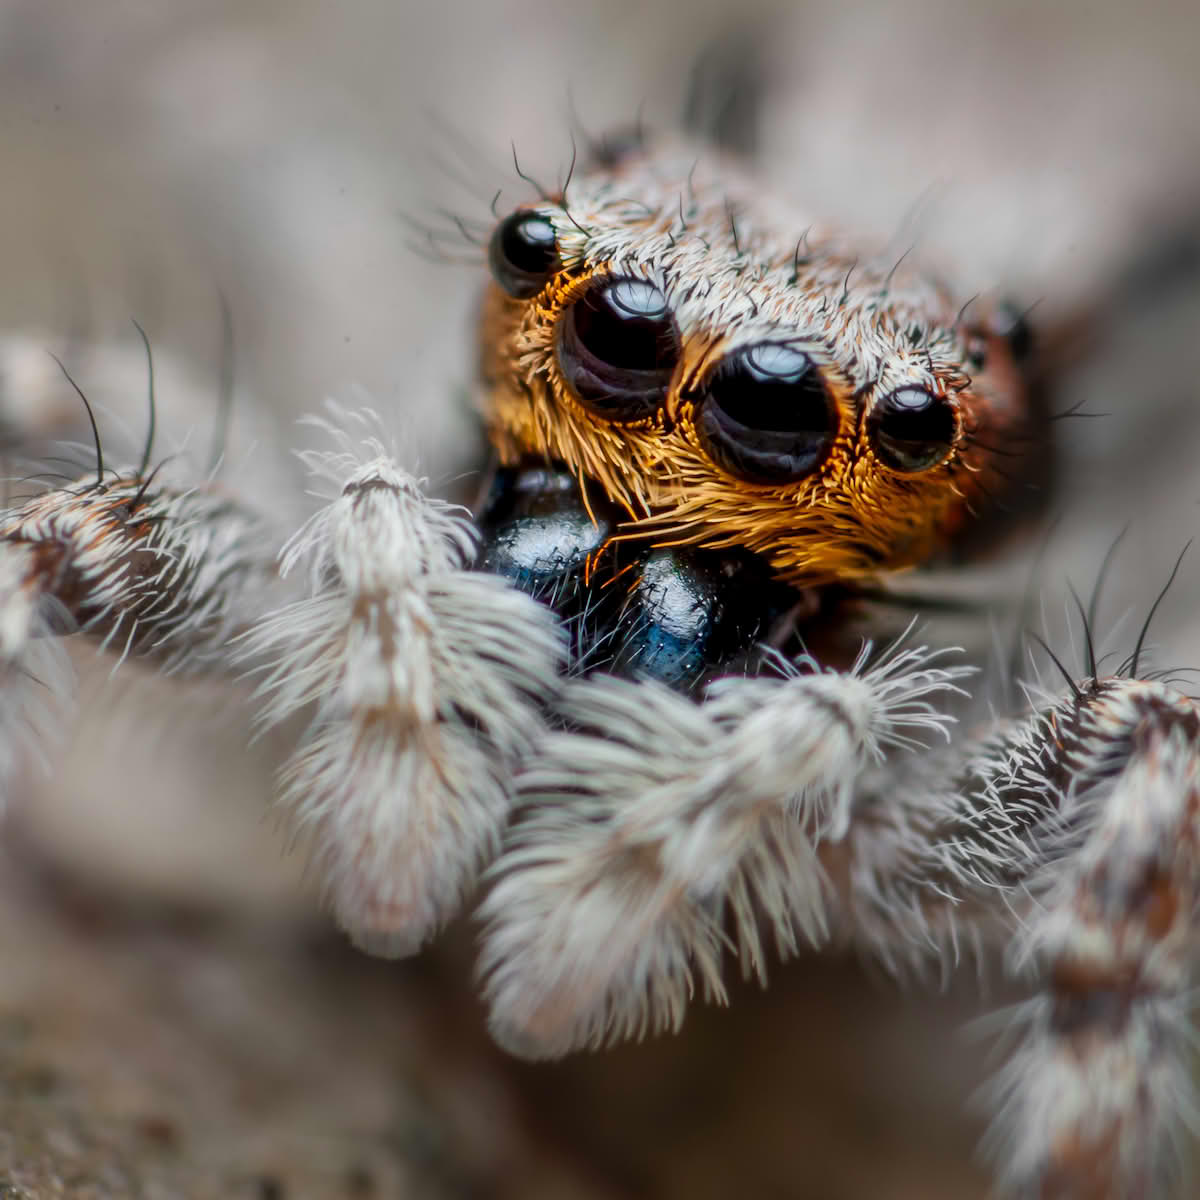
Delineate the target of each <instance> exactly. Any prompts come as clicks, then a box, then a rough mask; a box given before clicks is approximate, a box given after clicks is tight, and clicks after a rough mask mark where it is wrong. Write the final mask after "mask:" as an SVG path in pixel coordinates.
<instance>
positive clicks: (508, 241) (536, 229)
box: [488, 210, 562, 300]
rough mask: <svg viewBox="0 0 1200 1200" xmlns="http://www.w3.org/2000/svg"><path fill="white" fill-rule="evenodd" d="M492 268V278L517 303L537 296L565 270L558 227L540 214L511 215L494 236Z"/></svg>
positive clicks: (491, 250)
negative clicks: (557, 231) (559, 244)
mask: <svg viewBox="0 0 1200 1200" xmlns="http://www.w3.org/2000/svg"><path fill="white" fill-rule="evenodd" d="M488 265H489V266H490V267H491V269H492V277H493V278H494V279H495V280H496V282H497V283H498V284H499V285H500V286H501V287H502V288H503V289H504V290H505V291H506V292H507V293H508V294H509V295H510V296H512V297H513V298H514V299H517V300H529V299H530V298H532V297H533V296H536V295H537V294H538V292H540V291H541V290H542V288H544V287H545V286H546V284H547V283H549V282H550V280H551V279H552V278H553V277H554V276H555V275H556V274H558V272H559V271H560V270H561V269H562V260H561V259H560V258H559V256H558V241H557V238H556V236H555V233H554V226H553V225H552V224H551V223H550V221H549V219H548V218H546V217H543V216H542V215H541V214H540V213H536V212H531V211H528V210H522V211H518V212H515V213H512V214H510V215H509V216H507V217H505V218H504V220H503V221H501V222H500V224H499V225H497V226H496V230H495V232H494V233H493V234H492V240H491V242H490V243H489V244H488Z"/></svg>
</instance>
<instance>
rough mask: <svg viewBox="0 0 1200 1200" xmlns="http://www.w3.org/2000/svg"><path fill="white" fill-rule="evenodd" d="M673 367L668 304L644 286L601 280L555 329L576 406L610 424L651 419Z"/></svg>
mask: <svg viewBox="0 0 1200 1200" xmlns="http://www.w3.org/2000/svg"><path fill="white" fill-rule="evenodd" d="M678 360H679V332H678V330H677V329H676V328H675V320H674V318H673V317H672V316H671V311H670V309H669V308H668V306H667V298H666V296H664V295H663V294H662V292H661V291H660V290H659V289H658V288H657V287H655V286H654V284H652V283H650V282H648V281H647V280H645V279H601V280H599V281H597V283H596V284H595V285H594V286H593V287H591V288H589V289H588V290H587V291H586V292H585V293H584V294H583V295H582V296H580V297H579V299H578V300H576V301H575V303H574V304H572V305H571V307H570V308H568V309H567V311H566V312H565V313H564V314H563V317H562V320H561V321H560V322H559V326H558V363H559V368H560V369H561V371H562V374H563V378H564V379H565V380H566V381H567V384H568V385H569V386H570V388H571V390H572V391H573V392H574V393H575V396H576V397H577V398H578V399H579V401H580V403H582V404H584V405H585V406H586V407H588V408H590V409H591V410H592V411H593V412H596V413H599V414H600V415H601V416H604V417H608V418H609V419H611V420H613V421H639V420H644V419H645V418H646V417H649V416H651V415H653V413H654V412H655V411H656V410H657V408H658V407H659V405H661V404H662V402H663V399H664V398H665V396H666V393H667V388H668V387H669V386H670V383H671V376H672V374H673V373H674V370H675V364H676V362H678Z"/></svg>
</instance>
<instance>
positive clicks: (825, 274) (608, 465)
mask: <svg viewBox="0 0 1200 1200" xmlns="http://www.w3.org/2000/svg"><path fill="white" fill-rule="evenodd" d="M902 249H903V248H902ZM490 260H491V266H492V273H493V276H494V279H495V284H494V286H493V287H492V288H491V289H490V290H489V292H488V295H487V299H486V302H485V317H484V322H483V352H482V359H483V378H484V389H485V395H484V412H485V417H486V420H487V424H488V428H489V431H490V435H491V437H492V440H493V442H494V444H495V445H496V447H497V448H498V450H499V452H500V456H501V459H502V460H503V461H504V462H505V463H510V464H511V463H516V462H519V461H521V460H522V459H524V458H527V457H529V456H531V455H534V456H544V457H548V458H550V459H553V460H556V461H558V462H561V463H563V464H564V465H565V466H566V468H567V469H568V470H569V471H570V472H572V473H573V474H575V475H577V476H578V477H579V478H580V480H581V483H585V481H586V483H590V484H593V485H595V486H597V487H598V488H599V489H600V490H601V491H602V492H603V494H604V495H606V496H607V497H608V498H609V499H610V500H611V501H613V502H615V503H616V504H617V505H618V506H619V507H620V509H621V510H622V514H623V516H624V517H625V520H624V522H623V524H622V526H621V530H620V535H621V536H624V537H647V538H649V539H650V540H651V541H652V542H653V543H655V544H658V545H694V546H699V547H706V548H725V547H737V548H741V549H745V550H749V551H753V552H755V553H758V554H761V555H762V556H763V557H764V558H765V559H766V561H767V562H768V563H769V564H770V566H771V567H772V568H773V569H774V570H775V571H776V572H778V573H779V574H780V575H781V576H782V577H783V578H785V579H787V580H788V581H789V582H792V583H796V584H804V585H812V584H822V583H827V582H830V581H835V580H836V581H849V580H858V579H863V578H868V577H872V576H877V575H878V574H879V573H880V572H883V571H887V570H890V569H894V568H897V567H904V566H910V565H912V564H915V563H918V562H922V561H924V560H926V559H927V558H929V556H930V555H931V554H932V553H933V552H934V551H935V550H937V549H938V548H939V547H940V546H942V545H944V544H945V543H946V541H947V540H948V539H949V538H950V537H951V536H952V535H953V534H954V533H955V532H956V531H957V530H958V529H959V528H960V527H961V526H962V524H963V523H964V519H965V518H966V516H967V515H968V512H969V510H972V509H974V508H976V507H978V506H979V503H980V502H981V501H982V500H983V499H984V498H986V497H990V496H992V495H993V494H994V493H995V492H996V491H998V490H1000V489H1001V487H1002V485H1003V483H1004V481H1005V479H1006V478H1007V477H1008V471H1006V470H1005V467H1006V465H1008V464H1006V463H1004V461H1003V459H1004V457H1005V456H1011V455H1012V454H1013V447H1014V446H1018V445H1022V444H1024V443H1025V442H1027V441H1028V439H1029V437H1030V419H1029V412H1028V410H1029V404H1028V398H1027V396H1026V388H1025V381H1024V380H1023V378H1022V376H1021V374H1020V372H1019V370H1018V368H1017V364H1016V361H1015V357H1014V353H1013V349H1012V347H1011V346H1010V345H1009V343H1008V342H1007V341H1006V339H1005V338H1004V337H1003V336H1001V335H1000V334H999V333H998V332H997V330H998V328H999V323H998V321H996V320H995V319H994V318H993V317H990V316H989V314H988V313H987V311H986V306H983V310H982V311H981V312H976V313H975V316H974V318H973V319H972V320H968V319H967V317H966V316H965V311H966V309H968V308H971V307H973V306H971V305H967V306H962V304H961V300H958V299H955V298H952V296H951V295H950V293H949V292H948V290H947V289H946V288H945V287H944V286H942V285H941V284H940V283H939V282H938V281H936V280H935V279H933V278H931V277H930V276H928V275H926V274H922V273H921V272H920V271H919V270H918V268H917V267H916V266H914V265H913V264H912V262H911V261H910V258H909V256H908V255H907V254H899V255H897V254H896V253H891V254H890V255H889V254H888V253H887V252H885V251H883V250H878V251H876V252H870V251H867V250H863V249H862V247H861V246H852V245H851V244H850V243H848V242H847V241H846V240H845V239H844V238H842V237H840V236H839V235H837V234H835V233H833V232H830V231H828V230H826V229H825V228H823V227H821V226H819V225H816V224H813V223H812V222H811V220H810V219H809V218H807V217H806V216H805V215H804V214H803V213H801V212H797V211H795V210H793V209H789V208H787V207H786V206H784V205H782V204H775V203H772V202H770V201H769V200H764V199H763V197H762V193H761V191H760V189H759V188H758V187H757V186H756V185H755V184H754V183H753V182H752V181H751V180H750V179H749V178H748V177H747V176H746V175H745V174H743V172H742V171H741V169H740V168H739V167H738V166H736V165H735V164H733V163H731V162H729V161H727V160H724V159H722V158H720V157H719V156H713V155H711V154H710V155H708V156H704V155H701V156H700V157H697V152H696V150H695V148H694V147H690V146H688V145H687V144H686V143H680V142H672V141H666V142H659V143H655V144H649V145H641V144H636V145H634V146H633V147H631V148H630V149H629V150H628V151H627V152H626V153H625V154H624V155H622V156H621V157H620V158H619V159H618V160H617V161H616V162H615V163H614V162H612V161H611V158H610V159H609V160H608V161H606V162H605V163H604V165H603V166H602V167H601V168H599V169H594V170H587V169H584V170H581V171H579V172H577V173H575V174H573V176H572V178H571V179H570V181H569V183H568V185H567V187H566V188H564V190H563V192H562V193H561V194H560V195H558V196H555V197H548V198H546V199H545V200H544V201H543V202H542V203H541V204H538V205H535V206H533V207H529V208H522V209H519V210H517V211H516V212H514V213H513V214H511V215H510V216H508V217H506V218H505V219H504V220H503V221H501V222H500V224H499V226H498V228H497V230H496V232H495V233H494V235H493V237H492V242H491V246H490Z"/></svg>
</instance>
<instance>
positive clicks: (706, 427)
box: [696, 342, 838, 483]
mask: <svg viewBox="0 0 1200 1200" xmlns="http://www.w3.org/2000/svg"><path fill="white" fill-rule="evenodd" d="M837 430H838V413H837V406H836V404H835V403H834V400H833V397H832V396H831V395H830V394H829V390H828V388H827V387H826V386H825V380H824V379H823V378H822V376H821V373H820V371H819V370H818V368H817V366H816V364H815V363H814V362H813V361H812V359H811V358H809V356H808V355H807V354H805V353H804V352H803V351H802V350H797V349H796V348H795V347H794V346H788V345H786V344H780V343H778V342H767V343H764V344H763V345H759V346H749V347H747V348H745V349H743V350H739V351H737V352H736V353H734V354H731V355H730V356H729V357H728V358H726V359H725V361H724V362H723V363H722V364H721V365H720V366H719V367H718V368H717V370H716V371H715V372H714V373H713V375H712V376H711V377H710V378H709V380H708V384H707V386H706V388H705V392H704V396H703V398H702V400H701V401H700V405H699V410H698V414H697V417H696V432H697V434H698V435H699V437H700V441H701V443H702V444H703V445H704V447H705V449H706V450H707V451H708V453H709V454H710V455H711V456H712V458H713V460H714V461H715V462H716V463H717V464H718V465H719V466H721V467H723V468H724V469H725V470H726V471H728V472H729V473H730V474H731V475H736V476H738V477H739V478H741V479H745V480H746V481H747V482H750V483H794V482H795V481H796V480H798V479H803V478H804V477H805V476H806V475H810V474H811V473H812V472H813V471H814V470H815V469H816V468H817V467H818V466H819V465H820V463H821V461H822V460H823V459H824V457H825V455H826V454H827V453H828V452H829V448H830V446H832V445H833V441H834V438H835V437H836V436H837Z"/></svg>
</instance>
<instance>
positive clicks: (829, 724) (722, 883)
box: [481, 649, 966, 1057]
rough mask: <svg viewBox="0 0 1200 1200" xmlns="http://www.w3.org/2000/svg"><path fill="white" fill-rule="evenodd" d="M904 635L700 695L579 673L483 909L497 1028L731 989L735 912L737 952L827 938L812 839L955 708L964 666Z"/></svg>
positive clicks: (577, 1018) (595, 1038)
mask: <svg viewBox="0 0 1200 1200" xmlns="http://www.w3.org/2000/svg"><path fill="white" fill-rule="evenodd" d="M934 657H935V656H934V655H933V654H931V653H930V652H928V651H927V650H924V649H920V650H905V651H900V652H894V653H892V654H891V655H889V656H887V657H886V658H885V660H884V661H883V662H882V663H880V664H879V665H878V666H876V667H874V668H872V669H870V670H865V669H864V660H865V654H864V656H863V657H860V660H859V662H858V663H857V664H856V666H855V669H854V670H853V671H852V672H850V673H848V674H840V673H836V672H819V671H817V670H816V669H815V667H814V666H813V664H808V665H809V667H810V668H812V670H810V672H809V673H801V672H800V671H798V670H796V669H795V668H792V667H790V666H789V665H787V664H782V671H781V675H780V676H777V677H762V678H756V679H724V680H720V681H719V682H718V683H716V684H715V685H713V687H711V688H710V690H709V693H708V695H707V698H706V699H705V701H704V702H703V703H702V704H697V703H695V702H694V701H692V700H690V699H688V698H686V697H683V696H680V695H678V694H676V693H674V692H672V691H670V690H668V689H667V688H665V687H663V686H661V685H659V684H655V683H650V682H646V683H631V682H627V681H623V680H618V679H611V678H605V677H598V678H593V679H590V680H585V681H582V682H579V683H575V684H572V685H571V687H570V688H569V690H568V691H567V693H566V695H565V698H564V701H563V704H562V706H561V713H562V716H563V717H564V719H565V721H566V723H567V725H568V731H564V732H559V733H554V734H551V735H550V736H549V738H548V739H547V740H546V741H545V743H543V745H542V746H541V747H540V748H539V751H538V754H537V756H536V758H535V759H534V761H533V762H532V764H531V765H530V766H529V767H528V769H527V770H526V771H525V772H524V773H523V774H522V776H521V777H520V780H519V784H520V794H521V800H522V801H523V803H524V804H526V805H528V806H529V809H528V812H527V815H526V816H525V817H524V818H523V819H522V820H521V821H520V822H519V823H518V824H517V826H516V827H515V829H514V830H513V831H512V833H511V835H510V837H509V839H508V842H507V846H506V850H505V853H504V854H503V856H502V857H501V859H500V861H499V863H498V864H497V873H498V874H499V875H500V879H499V880H498V882H497V883H496V884H495V886H494V887H493V889H492V891H491V893H490V894H489V896H488V897H487V899H486V901H485V903H484V905H483V908H482V910H481V915H482V916H483V918H484V919H485V921H486V922H487V929H486V932H485V941H484V948H483V954H482V958H481V971H482V973H483V975H484V986H485V994H486V998H487V1001H488V1003H489V1005H490V1008H491V1028H492V1032H493V1034H494V1036H495V1037H496V1038H497V1039H498V1040H499V1041H500V1042H501V1044H502V1045H504V1046H506V1047H508V1048H509V1049H510V1050H513V1051H514V1052H516V1053H519V1054H522V1055H525V1056H528V1057H547V1056H555V1055H561V1054H565V1053H567V1052H568V1051H570V1050H573V1049H577V1048H580V1047H584V1046H589V1047H596V1046H599V1045H602V1044H605V1043H608V1042H612V1041H616V1040H619V1039H621V1038H626V1037H631V1036H634V1037H637V1036H642V1035H644V1034H645V1033H646V1032H648V1031H655V1032H657V1031H660V1030H663V1029H674V1028H676V1027H678V1025H679V1024H680V1022H681V1021H682V1019H683V1013H684V1009H685V1007H686V1004H687V1002H688V1000H689V999H690V998H691V996H692V993H693V992H694V991H695V990H696V987H697V985H698V986H699V987H700V988H702V989H703V991H704V993H705V994H706V996H708V997H710V998H713V999H717V1000H721V999H723V997H724V987H723V984H722V978H721V958H722V954H723V950H724V948H725V945H726V941H727V935H726V933H725V922H726V918H727V917H731V918H732V924H733V928H734V936H735V937H736V941H737V949H738V951H739V954H740V957H741V961H742V968H743V971H744V972H746V973H748V974H749V973H754V974H757V975H758V976H759V977H760V978H762V977H763V975H764V972H765V958H766V956H765V953H764V949H763V945H762V939H761V937H760V933H759V928H758V923H759V919H760V917H764V916H765V917H766V918H767V920H768V921H769V923H770V925H771V929H772V932H773V934H774V939H775V942H776V945H777V947H778V950H779V953H781V954H785V955H786V954H789V953H792V952H794V951H795V949H796V947H797V943H798V941H799V940H800V939H801V938H803V939H805V940H807V941H809V942H818V941H820V940H821V939H822V937H823V936H824V929H825V916H824V908H823V903H822V894H821V893H822V887H823V881H822V877H821V872H820V869H819V867H818V865H817V862H816V857H815V853H814V846H815V844H816V842H817V841H818V840H819V839H820V838H821V837H823V836H840V834H841V833H842V832H843V831H844V829H845V820H846V814H847V812H848V808H849V802H850V798H851V795H852V792H853V789H854V786H855V784H856V781H857V779H858V776H859V774H860V772H861V771H862V770H863V768H864V767H865V766H866V764H868V763H869V762H871V761H873V760H875V759H877V758H879V757H880V756H881V754H882V752H883V750H884V748H885V747H887V746H889V745H891V746H894V745H904V746H907V745H910V744H911V743H910V742H909V741H908V737H907V736H906V735H907V734H908V733H909V732H911V731H913V730H916V731H918V732H922V731H930V730H940V729H942V728H943V726H944V723H945V722H946V721H947V720H948V718H946V717H944V716H942V715H941V714H939V713H938V712H936V710H935V709H934V708H933V706H932V704H931V701H930V697H933V696H935V695H937V694H938V693H942V692H945V691H946V690H948V689H951V688H953V686H954V680H955V679H957V678H959V677H961V676H962V675H963V674H965V673H966V672H965V671H964V670H962V669H953V668H949V669H947V668H940V667H934V666H932V665H931V660H932V659H933V658H934Z"/></svg>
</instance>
